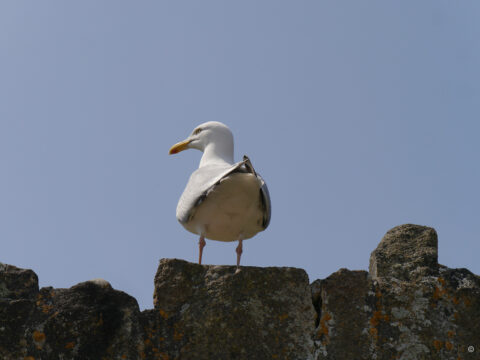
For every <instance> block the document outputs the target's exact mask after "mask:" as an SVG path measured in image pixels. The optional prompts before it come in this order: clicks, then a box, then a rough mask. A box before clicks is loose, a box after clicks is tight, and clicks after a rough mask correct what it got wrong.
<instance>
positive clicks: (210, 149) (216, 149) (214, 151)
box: [199, 143, 233, 167]
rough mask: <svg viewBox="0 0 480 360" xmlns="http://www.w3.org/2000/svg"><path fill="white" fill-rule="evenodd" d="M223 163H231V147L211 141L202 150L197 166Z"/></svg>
mask: <svg viewBox="0 0 480 360" xmlns="http://www.w3.org/2000/svg"><path fill="white" fill-rule="evenodd" d="M225 163H227V164H230V165H231V164H233V148H229V147H226V146H219V145H218V144H212V143H211V144H208V145H207V147H206V148H205V150H203V156H202V159H201V160H200V166H199V167H202V166H206V165H213V164H225Z"/></svg>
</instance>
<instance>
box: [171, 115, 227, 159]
mask: <svg viewBox="0 0 480 360" xmlns="http://www.w3.org/2000/svg"><path fill="white" fill-rule="evenodd" d="M207 148H211V149H212V150H214V149H215V150H216V151H217V152H221V153H226V154H228V153H230V152H231V153H232V156H233V135H232V132H231V131H230V129H229V128H228V126H227V125H225V124H222V123H221V122H218V121H209V122H206V123H203V124H200V125H198V126H197V127H196V128H195V129H194V130H193V131H192V133H191V134H190V136H189V137H188V138H186V139H185V140H183V141H180V142H179V143H176V144H175V145H173V146H172V147H171V148H170V151H169V152H168V153H169V154H177V153H179V152H180V151H183V150H187V149H197V150H200V151H203V152H205V151H206V150H207Z"/></svg>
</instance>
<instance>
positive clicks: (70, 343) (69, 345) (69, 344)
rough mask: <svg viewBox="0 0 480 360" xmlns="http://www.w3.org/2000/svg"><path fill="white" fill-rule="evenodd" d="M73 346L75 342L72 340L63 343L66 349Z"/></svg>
mask: <svg viewBox="0 0 480 360" xmlns="http://www.w3.org/2000/svg"><path fill="white" fill-rule="evenodd" d="M74 347H75V342H73V341H70V342H68V343H66V344H65V349H67V350H71V349H73V348H74Z"/></svg>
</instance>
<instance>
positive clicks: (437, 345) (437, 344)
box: [433, 340, 443, 350]
mask: <svg viewBox="0 0 480 360" xmlns="http://www.w3.org/2000/svg"><path fill="white" fill-rule="evenodd" d="M433 346H435V349H437V350H440V349H441V348H442V347H443V341H441V340H433Z"/></svg>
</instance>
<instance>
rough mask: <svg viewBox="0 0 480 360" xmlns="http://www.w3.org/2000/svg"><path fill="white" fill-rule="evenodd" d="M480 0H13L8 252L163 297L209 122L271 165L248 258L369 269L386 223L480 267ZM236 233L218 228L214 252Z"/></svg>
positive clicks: (3, 139) (314, 275)
mask: <svg viewBox="0 0 480 360" xmlns="http://www.w3.org/2000/svg"><path fill="white" fill-rule="evenodd" d="M479 18H480V2H479V1H477V0H475V1H473V0H472V1H469V0H462V1H450V0H435V1H421V2H419V1H385V0H381V1H279V0H274V1H256V0H255V1H249V0H247V1H223V0H222V1H147V0H145V1H120V0H115V1H113V0H112V1H93V0H87V1H77V2H73V1H60V0H58V1H49V0H44V1H22V0H16V1H2V2H1V3H0V261H2V262H5V263H9V264H13V265H16V266H19V267H26V268H32V269H34V270H35V272H36V273H37V274H38V275H39V277H40V285H41V286H49V285H51V286H54V287H70V286H72V285H74V284H76V283H78V282H81V281H86V280H89V279H92V278H99V277H100V278H104V279H106V280H108V281H110V282H111V284H112V285H113V287H115V288H116V289H120V290H123V291H126V292H127V293H129V294H131V295H133V296H134V297H136V298H137V300H138V301H139V304H140V306H141V307H142V308H151V307H152V306H153V305H152V294H153V277H154V274H155V271H156V268H157V265H158V261H159V259H161V258H181V259H186V260H189V261H196V259H197V256H198V255H197V253H198V245H197V242H198V239H197V237H196V235H193V234H190V233H188V232H187V231H186V230H184V229H183V227H182V226H181V225H180V224H179V223H178V222H177V221H176V219H175V208H176V205H177V201H178V198H179V196H180V194H181V193H182V191H183V188H184V186H185V184H186V182H187V179H188V177H189V175H190V173H191V172H192V171H193V170H194V169H196V168H197V166H198V162H199V160H200V156H201V153H200V152H198V151H196V150H189V151H186V152H182V153H180V154H178V155H175V156H169V155H168V154H167V152H168V149H169V148H170V146H171V145H173V144H174V143H175V142H177V141H179V140H182V139H184V138H185V137H187V136H188V135H189V133H190V132H191V131H192V129H193V128H194V127H195V126H196V125H198V124H200V123H202V122H205V121H210V120H215V121H221V122H224V123H225V124H227V125H228V126H229V127H230V128H231V129H232V131H233V133H234V136H235V157H236V159H237V160H239V159H240V158H241V156H242V155H243V154H247V155H248V156H249V157H250V158H251V160H252V162H253V164H254V166H255V167H256V169H257V170H258V171H259V172H260V173H261V174H262V176H263V177H264V178H265V180H266V181H267V183H268V186H269V189H270V193H271V196H272V206H273V213H272V221H271V224H270V227H269V228H268V229H267V230H266V231H265V232H263V233H260V234H258V235H257V236H256V237H254V238H253V239H250V240H248V241H246V242H245V243H244V254H243V256H242V263H243V265H251V266H294V267H300V268H304V269H305V270H306V271H307V272H308V274H309V276H310V281H313V280H315V279H318V278H325V277H327V276H329V275H330V274H331V273H332V272H335V271H336V270H338V269H339V268H342V267H346V268H349V269H352V270H353V269H367V268H368V261H369V256H370V253H371V252H372V251H373V250H374V249H375V247H376V246H377V244H378V242H379V241H380V239H381V238H382V236H383V235H384V233H385V232H386V231H387V230H388V229H390V228H391V227H393V226H396V225H400V224H403V223H416V224H421V225H428V226H432V227H434V228H435V229H436V230H437V232H438V234H439V247H440V249H439V260H440V263H442V264H444V265H447V266H449V267H466V268H468V269H470V270H471V271H473V272H475V273H477V274H479V273H480V262H479V261H478V257H479V254H480V232H479V225H480V191H479V185H480V161H479V153H480V143H479V140H478V137H479V134H480V85H479V84H480V42H479V38H480V21H478V19H479ZM235 247H236V243H221V242H214V241H207V246H206V248H205V252H204V261H205V263H207V264H230V265H233V264H235V259H236V258H235Z"/></svg>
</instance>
